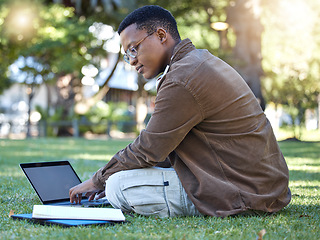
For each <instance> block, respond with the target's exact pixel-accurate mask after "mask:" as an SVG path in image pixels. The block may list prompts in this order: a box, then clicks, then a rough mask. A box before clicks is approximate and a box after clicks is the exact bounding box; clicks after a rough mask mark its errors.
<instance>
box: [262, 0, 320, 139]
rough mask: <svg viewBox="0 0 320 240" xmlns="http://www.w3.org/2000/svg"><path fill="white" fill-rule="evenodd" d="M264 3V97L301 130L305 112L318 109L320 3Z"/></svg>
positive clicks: (296, 1)
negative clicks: (280, 107)
mask: <svg viewBox="0 0 320 240" xmlns="http://www.w3.org/2000/svg"><path fill="white" fill-rule="evenodd" d="M264 4H265V5H264V6H265V7H264V11H263V13H264V14H263V22H264V26H265V33H264V35H263V68H264V71H265V73H266V75H265V78H264V80H263V87H264V92H265V96H266V98H267V100H268V101H271V102H274V103H275V104H276V105H279V104H280V105H283V106H284V108H285V109H286V110H287V112H288V113H289V114H290V116H291V118H292V122H293V123H296V124H298V125H300V127H301V124H303V123H304V120H305V119H304V114H305V111H306V109H308V108H311V109H313V108H315V107H316V106H317V104H318V96H319V94H320V85H319V77H320V70H319V66H320V58H319V51H320V47H319V46H320V45H319V43H320V41H319V40H320V31H319V29H320V25H319V20H320V18H319V16H320V15H319V13H320V4H319V2H318V1H312V0H307V1H304V0H294V1H288V0H281V1H270V2H267V1H266V2H264ZM292 126H293V131H294V132H296V131H295V125H294V124H293V125H292ZM296 137H298V138H299V136H298V135H296Z"/></svg>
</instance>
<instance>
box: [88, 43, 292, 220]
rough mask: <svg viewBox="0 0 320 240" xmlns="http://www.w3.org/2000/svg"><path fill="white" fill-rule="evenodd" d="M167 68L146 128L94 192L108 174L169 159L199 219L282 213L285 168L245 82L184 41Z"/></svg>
mask: <svg viewBox="0 0 320 240" xmlns="http://www.w3.org/2000/svg"><path fill="white" fill-rule="evenodd" d="M169 67H170V68H169V71H168V72H167V74H166V75H165V76H164V77H163V78H162V79H161V80H160V82H159V85H158V93H157V97H156V103H155V111H154V113H153V115H152V117H151V119H150V121H149V123H148V125H147V127H146V129H145V130H143V131H142V132H141V133H140V135H139V136H138V137H137V138H136V139H135V141H134V142H133V143H131V144H129V145H128V146H127V147H126V148H125V149H123V150H121V151H119V152H118V153H117V154H116V155H115V156H114V157H113V158H112V159H111V160H110V162H108V163H107V164H106V165H105V166H104V167H102V168H101V169H100V170H98V171H97V172H96V173H95V175H94V176H93V181H94V184H95V185H96V187H98V188H100V189H104V186H105V180H106V179H108V177H109V176H110V175H111V174H113V173H115V172H118V171H121V170H128V169H136V168H147V167H151V166H154V165H156V164H158V163H160V162H162V161H164V160H165V159H169V160H170V162H171V164H172V166H173V167H174V169H175V170H176V172H177V174H178V176H179V178H180V180H181V183H182V185H183V187H184V188H185V190H186V192H187V194H188V196H189V198H190V199H191V200H192V202H193V203H194V204H195V206H196V207H197V209H198V210H199V211H200V212H201V213H202V214H205V215H211V216H220V217H224V216H228V215H233V214H237V213H241V212H244V211H246V210H250V209H252V210H262V211H265V212H276V211H279V210H280V209H282V208H283V207H285V206H286V205H287V204H288V203H289V202H290V199H291V193H290V190H289V188H288V181H289V173H288V167H287V164H286V162H285V159H284V157H283V155H282V153H281V151H280V149H279V146H278V143H277V141H276V139H275V136H274V133H273V130H272V128H271V125H270V123H269V121H268V119H267V118H266V116H265V114H264V112H263V111H262V109H261V107H260V105H259V103H258V102H257V100H256V98H255V96H254V95H253V93H252V92H251V90H250V89H249V87H248V86H247V84H246V83H245V81H244V80H243V79H242V78H241V77H240V76H239V74H238V73H237V72H236V71H235V70H234V69H233V68H231V67H230V66H229V65H228V64H226V63H225V62H223V61H222V60H220V59H219V58H217V57H215V56H213V55H212V54H210V53H209V52H208V51H207V50H199V49H196V48H195V47H194V46H193V44H192V43H191V41H190V40H189V39H185V40H183V41H181V42H180V43H179V44H178V45H177V46H176V47H175V50H174V53H173V56H172V58H171V62H170V66H169Z"/></svg>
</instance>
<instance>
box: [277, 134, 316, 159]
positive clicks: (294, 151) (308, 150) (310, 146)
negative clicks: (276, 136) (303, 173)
mask: <svg viewBox="0 0 320 240" xmlns="http://www.w3.org/2000/svg"><path fill="white" fill-rule="evenodd" d="M279 145H280V148H281V151H282V153H283V155H284V156H285V157H299V158H311V159H320V142H303V141H287V140H285V141H280V142H279ZM319 165H320V162H319Z"/></svg>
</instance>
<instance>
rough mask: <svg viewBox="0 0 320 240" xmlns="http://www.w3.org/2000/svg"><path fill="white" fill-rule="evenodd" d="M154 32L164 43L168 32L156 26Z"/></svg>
mask: <svg viewBox="0 0 320 240" xmlns="http://www.w3.org/2000/svg"><path fill="white" fill-rule="evenodd" d="M156 34H157V36H158V39H159V40H160V41H161V43H164V42H166V41H167V39H168V33H167V31H166V30H164V29H163V28H161V27H160V28H158V29H157V31H156Z"/></svg>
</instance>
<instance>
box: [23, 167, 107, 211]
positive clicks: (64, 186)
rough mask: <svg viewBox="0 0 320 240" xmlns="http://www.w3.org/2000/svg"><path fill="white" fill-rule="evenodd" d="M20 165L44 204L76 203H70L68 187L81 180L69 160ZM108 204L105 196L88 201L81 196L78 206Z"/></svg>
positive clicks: (66, 204)
mask: <svg viewBox="0 0 320 240" xmlns="http://www.w3.org/2000/svg"><path fill="white" fill-rule="evenodd" d="M20 167H21V169H22V171H23V172H24V174H25V175H26V177H27V178H28V180H29V182H30V184H31V186H32V187H33V189H34V190H35V192H36V193H37V195H38V197H39V199H40V201H41V202H42V203H43V204H44V205H65V206H68V205H69V206H70V205H76V204H72V203H70V199H69V189H70V188H72V187H73V186H75V185H78V184H80V183H81V180H80V178H79V176H78V175H77V173H76V172H75V170H74V169H73V168H72V166H71V164H70V162H69V161H53V162H37V163H21V164H20ZM109 204H110V203H109V201H108V200H107V199H106V198H102V199H99V200H93V201H89V200H88V198H86V197H85V196H83V197H82V200H81V204H80V205H79V204H78V206H84V207H97V206H104V205H109Z"/></svg>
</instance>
